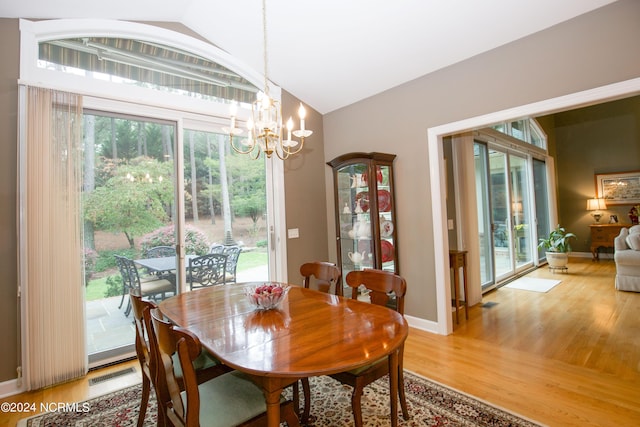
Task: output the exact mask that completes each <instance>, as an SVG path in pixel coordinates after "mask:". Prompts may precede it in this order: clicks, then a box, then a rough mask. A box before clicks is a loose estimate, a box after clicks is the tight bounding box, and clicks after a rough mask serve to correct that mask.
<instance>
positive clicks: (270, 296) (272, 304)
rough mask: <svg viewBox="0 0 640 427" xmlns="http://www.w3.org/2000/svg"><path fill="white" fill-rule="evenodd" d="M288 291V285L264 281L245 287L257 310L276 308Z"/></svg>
mask: <svg viewBox="0 0 640 427" xmlns="http://www.w3.org/2000/svg"><path fill="white" fill-rule="evenodd" d="M287 292H289V286H288V285H281V284H280V283H265V284H263V285H258V286H249V287H247V288H246V294H247V297H248V298H249V301H250V302H251V303H252V304H254V305H255V306H256V308H257V309H259V310H271V309H272V308H276V307H277V306H278V304H280V302H282V300H283V299H284V297H285V295H287Z"/></svg>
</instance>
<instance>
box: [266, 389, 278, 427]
mask: <svg viewBox="0 0 640 427" xmlns="http://www.w3.org/2000/svg"><path fill="white" fill-rule="evenodd" d="M281 393H282V389H280V390H275V391H267V390H264V398H265V401H266V403H267V426H268V427H279V426H280V394H281Z"/></svg>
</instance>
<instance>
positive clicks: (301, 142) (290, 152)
mask: <svg viewBox="0 0 640 427" xmlns="http://www.w3.org/2000/svg"><path fill="white" fill-rule="evenodd" d="M302 147H304V138H301V139H300V144H299V147H298V148H297V149H296V150H293V151H291V150H290V149H289V148H284V147H282V151H286V152H287V157H288V156H293V155H294V154H298V153H299V152H300V151H302Z"/></svg>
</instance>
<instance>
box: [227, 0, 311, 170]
mask: <svg viewBox="0 0 640 427" xmlns="http://www.w3.org/2000/svg"><path fill="white" fill-rule="evenodd" d="M262 29H263V42H264V50H263V52H264V58H263V59H264V90H263V91H261V92H258V94H257V96H256V100H255V101H254V102H253V103H252V104H251V118H249V119H248V120H247V133H248V134H247V138H242V139H241V142H240V146H238V145H236V143H235V142H234V136H235V137H237V136H238V135H240V134H242V129H239V128H236V114H237V105H236V104H232V105H231V123H230V126H229V127H228V128H224V129H223V130H224V132H225V133H228V134H229V140H230V141H231V147H232V148H233V149H234V150H235V151H236V152H237V153H240V154H249V156H250V157H251V158H252V159H254V160H255V159H257V158H258V157H260V153H261V152H264V154H265V156H267V158H271V156H272V155H273V153H275V154H276V156H278V157H279V158H280V159H282V160H286V159H287V158H289V156H292V155H294V154H297V153H299V152H300V151H301V150H302V147H303V146H304V139H305V138H307V137H309V136H310V135H311V134H312V133H313V131H311V130H308V129H305V126H304V119H305V116H306V114H307V112H306V110H305V108H304V106H303V105H302V103H300V108H298V117H299V119H300V129H298V130H294V129H293V127H294V123H293V119H292V118H291V117H289V120H287V123H286V131H287V132H286V137H287V138H286V139H283V132H284V128H283V126H282V108H281V105H280V101H277V100H275V99H273V98H272V97H271V96H269V84H268V77H267V11H266V0H262ZM292 136H294V137H296V138H299V139H300V141H299V142H298V141H297V140H295V139H292ZM237 139H238V138H236V140H237Z"/></svg>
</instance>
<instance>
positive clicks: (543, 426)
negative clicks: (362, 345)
mask: <svg viewBox="0 0 640 427" xmlns="http://www.w3.org/2000/svg"><path fill="white" fill-rule="evenodd" d="M403 370H404V371H405V373H408V374H411V375H413V376H415V377H418V378H420V379H422V380H424V381H427V382H431V383H433V384H436V385H439V386H441V387H444V388H446V389H450V390H452V391H454V392H456V393H459V394H461V395H463V396H466V397H467V398H469V399H471V400H475V401H477V402H480V403H482V404H484V405H487V406H489V407H494V408H496V409H499V410H501V411H503V412H506V413H508V414H511V415H513V416H514V417H518V418H521V419H523V420H525V421H528V422H530V423H533V424H538V425H540V426H541V427H548V426H547V425H546V424H543V423H541V422H539V421H536V420H533V419H531V418H529V417H525V416H523V415H521V414H519V413H517V412H515V411H512V410H510V409H506V408H504V407H503V406H501V405H498V404H496V403H493V402H489V401H487V400H485V399H482V398H480V397H477V396H474V395H472V394H469V393H467V392H464V391H462V390H459V389H458V388H456V387H452V386H450V385H448V384H444V383H442V382H440V381H436V380H434V379H432V378H428V377H426V376H424V375H421V374H418V373H417V372H415V371H412V370H410V369H406V368H404V369H403ZM139 386H140V384H139V383H136V384H132V385H129V386H127V387H124V388H121V389H118V390H112V391H107V392H105V393H102V394H99V395H97V396H93V397H91V398H89V399H84V400H80V401H78V402H90V401H92V400H94V399H100V398H102V397H104V396H106V395H108V394H111V393H115V392H120V391H126V390H128V389H130V388H133V387H139ZM44 414H46V412H41V413H38V414H34V415H31V416H28V417H26V418H21V419H19V420H18V423H17V424H16V427H26V425H27V422H28V421H29V420H30V419H32V418H35V417H38V416H40V415H44Z"/></svg>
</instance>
